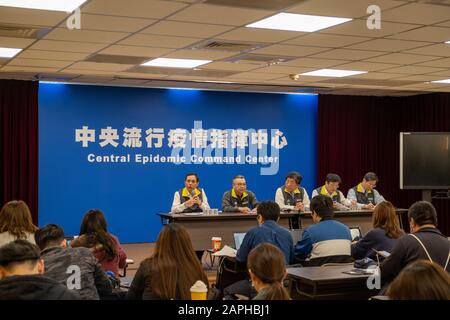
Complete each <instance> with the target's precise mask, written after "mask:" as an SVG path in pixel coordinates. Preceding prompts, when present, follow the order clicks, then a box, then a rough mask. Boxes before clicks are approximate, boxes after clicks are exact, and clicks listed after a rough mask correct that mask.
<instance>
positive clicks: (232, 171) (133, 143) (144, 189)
mask: <svg viewBox="0 0 450 320" xmlns="http://www.w3.org/2000/svg"><path fill="white" fill-rule="evenodd" d="M316 117H317V96H316V95H299V94H263V93H233V92H218V91H202V90H182V89H144V88H122V87H106V86H82V85H66V84H48V83H41V84H40V88H39V225H40V226H43V225H45V224H47V223H57V224H60V225H61V226H62V227H63V228H64V229H65V231H66V234H68V235H75V234H78V231H79V226H80V222H81V218H82V216H83V215H84V213H85V212H86V211H87V210H88V209H90V208H100V209H101V210H102V211H103V212H104V213H105V215H106V218H107V220H108V223H109V229H110V232H112V233H113V234H116V235H117V236H119V238H120V240H121V242H124V243H130V242H151V241H154V240H155V239H156V237H157V235H158V232H159V230H160V228H161V222H160V219H159V217H158V216H156V213H158V212H168V211H170V207H171V204H172V199H173V193H174V192H175V191H176V190H178V189H180V188H182V187H183V186H184V182H183V179H184V175H185V173H187V172H192V171H194V172H197V173H198V174H199V175H200V187H203V188H204V189H205V191H206V194H207V196H208V199H209V203H210V205H211V208H220V204H221V197H222V195H223V193H224V192H225V191H226V190H228V189H230V187H231V180H232V177H233V176H235V175H236V174H243V175H245V176H246V180H247V185H248V189H250V190H252V191H254V192H255V193H256V195H257V197H258V200H267V199H273V198H274V196H275V190H276V188H277V187H279V186H280V185H282V184H283V183H284V177H285V175H286V173H287V172H288V171H291V170H296V171H299V172H300V173H301V174H302V175H303V177H304V179H303V183H302V185H303V186H304V187H305V188H306V190H307V191H308V193H309V194H310V193H311V191H312V189H313V188H314V187H315V186H314V183H315V181H316V133H317V128H316V127H317V119H316ZM194 121H202V123H201V125H202V128H203V129H205V130H206V129H213V128H214V129H220V130H237V129H243V130H247V129H255V130H256V131H255V132H256V133H252V132H253V131H251V130H249V137H248V143H249V145H250V148H249V147H247V148H245V149H238V147H236V146H235V147H236V150H245V152H246V153H245V154H246V155H248V154H249V153H251V152H252V150H253V151H255V149H256V148H257V146H258V144H257V142H258V141H259V142H260V147H261V148H262V149H264V147H265V146H266V147H268V151H267V155H268V156H271V154H273V150H274V148H272V149H271V148H270V147H271V145H272V144H274V143H275V146H278V148H275V149H276V151H278V152H279V154H278V155H276V156H277V157H278V161H279V168H276V167H274V169H273V170H272V172H269V175H262V174H261V172H262V171H261V168H267V167H269V165H268V164H267V163H244V164H241V163H235V164H218V163H215V164H206V163H202V164H197V163H191V164H186V163H182V164H179V165H177V164H174V163H168V162H164V163H162V162H149V163H145V164H143V163H142V159H143V157H149V158H150V156H153V158H155V156H157V155H159V156H160V157H162V156H165V157H167V156H170V155H171V152H172V150H173V148H174V147H176V146H177V143H181V144H182V140H179V139H180V135H179V131H178V132H177V131H172V132H171V133H169V132H170V131H171V130H175V129H177V128H179V129H185V130H187V133H188V135H187V137H189V133H193V136H197V133H198V132H200V131H196V133H195V134H194V132H192V130H193V129H195V127H197V126H198V124H197V125H194ZM108 127H110V128H108ZM130 128H136V129H137V130H139V129H140V130H141V132H140V135H141V136H140V137H139V136H133V130H131V131H130V130H129V131H127V130H128V129H130ZM107 129H111V130H107ZM148 129H152V132H146V131H147V130H148ZM271 129H279V132H278V131H274V130H271ZM114 130H116V131H114ZM257 130H266V132H267V136H268V139H267V140H264V132H265V131H261V132H262V134H261V135H259V134H258V133H257ZM227 132H228V133H229V136H228V137H230V135H232V131H227ZM108 133H109V134H110V135H109V136H108ZM116 134H117V135H116ZM152 134H153V135H154V136H152ZM177 134H178V135H177ZM158 136H159V137H161V138H162V139H160V140H161V141H159V144H158V138H157V137H158ZM136 137H137V138H136ZM208 137H209V136H208ZM107 138H110V139H109V140H108V139H107ZM146 138H151V139H149V141H150V142H151V144H150V146H151V147H149V144H148V141H147V139H146ZM244 138H246V137H245V136H244ZM240 139H241V140H240V141H242V139H243V138H242V136H241V138H240ZM258 139H259V140H258ZM277 139H278V140H277ZM244 140H245V139H244ZM180 141H181V142H180ZM198 141H200V142H199V143H200V144H202V143H204V142H205V141H203V142H202V140H198ZM228 141H231V138H229V139H228ZM139 142H140V143H141V145H139ZM286 142H287V144H286ZM208 143H209V142H208ZM252 143H253V144H252ZM186 144H187V145H188V146H189V145H190V144H191V142H190V141H189V140H187V143H186ZM238 144H239V142H238ZM199 146H200V147H204V146H201V145H199ZM250 149H251V150H250ZM193 154H195V152H193ZM136 155H138V157H137V158H136ZM139 155H141V158H139ZM180 155H181V153H180ZM224 155H225V154H224ZM237 155H238V153H236V152H235V156H237ZM259 155H261V154H259ZM104 156H107V157H108V159H109V160H110V161H111V160H116V161H120V160H122V161H124V162H102V161H105V159H104ZM111 156H112V159H111ZM97 157H98V158H97ZM108 159H106V160H108ZM139 159H141V160H139ZM187 159H191V158H189V157H187ZM197 159H198V158H197ZM234 159H236V158H234ZM243 159H245V158H241V159H240V160H241V161H242V160H243ZM97 160H102V161H97ZM153 160H155V159H153Z"/></svg>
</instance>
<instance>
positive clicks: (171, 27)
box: [141, 20, 233, 38]
mask: <svg viewBox="0 0 450 320" xmlns="http://www.w3.org/2000/svg"><path fill="white" fill-rule="evenodd" d="M232 28H233V27H230V26H219V25H214V24H202V23H191V22H179V21H167V20H164V21H160V22H158V23H156V24H154V25H152V26H150V27H148V28H146V29H144V30H142V31H141V33H150V34H160V35H169V36H180V37H196V38H210V37H213V36H215V35H217V34H220V33H223V32H226V31H229V30H231V29H232Z"/></svg>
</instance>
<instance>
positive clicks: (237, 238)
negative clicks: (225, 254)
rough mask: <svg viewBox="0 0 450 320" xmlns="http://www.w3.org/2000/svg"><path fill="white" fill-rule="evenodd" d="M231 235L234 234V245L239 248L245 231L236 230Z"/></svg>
mask: <svg viewBox="0 0 450 320" xmlns="http://www.w3.org/2000/svg"><path fill="white" fill-rule="evenodd" d="M233 236H234V246H235V248H236V250H239V248H240V247H241V244H242V241H243V240H244V237H245V232H236V233H234V234H233Z"/></svg>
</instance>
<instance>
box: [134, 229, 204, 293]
mask: <svg viewBox="0 0 450 320" xmlns="http://www.w3.org/2000/svg"><path fill="white" fill-rule="evenodd" d="M198 280H201V281H202V282H203V283H205V284H206V285H207V286H208V278H207V277H206V274H205V272H204V271H203V269H202V266H201V264H200V261H199V260H198V258H197V256H196V254H195V251H194V248H193V246H192V242H191V239H190V237H189V234H188V232H187V231H186V228H185V227H183V226H182V225H179V224H177V223H170V224H167V225H165V226H164V227H163V228H162V230H161V232H160V233H159V236H158V239H157V241H156V247H155V251H154V253H153V255H152V256H151V257H150V258H147V259H145V260H144V261H142V263H141V265H140V266H139V269H138V271H137V272H136V275H135V277H134V279H133V282H132V283H131V287H130V290H129V291H128V295H127V299H144V300H146V299H163V300H171V299H175V300H178V299H181V300H190V299H191V293H190V288H191V286H192V285H193V284H195V283H196V282H197V281H198Z"/></svg>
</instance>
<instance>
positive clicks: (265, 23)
mask: <svg viewBox="0 0 450 320" xmlns="http://www.w3.org/2000/svg"><path fill="white" fill-rule="evenodd" d="M350 20H352V19H350V18H337V17H325V16H312V15H307V14H296V13H284V12H282V13H278V14H276V15H274V16H271V17H269V18H266V19H263V20H260V21H257V22H254V23H251V24H249V25H246V27H249V28H263V29H275V30H288V31H303V32H314V31H318V30H322V29H325V28H329V27H332V26H335V25H338V24H341V23H344V22H347V21H350Z"/></svg>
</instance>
